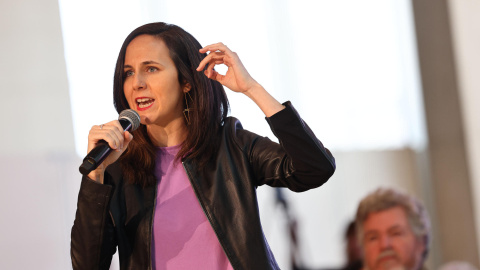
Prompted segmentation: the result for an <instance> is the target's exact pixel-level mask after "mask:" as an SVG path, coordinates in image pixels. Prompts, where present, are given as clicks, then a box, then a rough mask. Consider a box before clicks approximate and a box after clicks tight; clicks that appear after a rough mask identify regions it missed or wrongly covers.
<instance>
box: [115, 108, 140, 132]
mask: <svg viewBox="0 0 480 270" xmlns="http://www.w3.org/2000/svg"><path fill="white" fill-rule="evenodd" d="M120 119H126V120H128V121H130V123H132V129H131V130H130V131H134V130H136V129H137V128H138V127H139V126H140V115H138V113H137V112H136V111H134V110H132V109H126V110H123V111H122V112H121V113H120V115H119V116H118V120H120Z"/></svg>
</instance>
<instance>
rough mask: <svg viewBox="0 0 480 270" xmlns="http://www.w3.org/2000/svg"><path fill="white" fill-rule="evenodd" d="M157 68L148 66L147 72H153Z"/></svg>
mask: <svg viewBox="0 0 480 270" xmlns="http://www.w3.org/2000/svg"><path fill="white" fill-rule="evenodd" d="M157 70H158V68H156V67H149V68H148V72H155V71H157Z"/></svg>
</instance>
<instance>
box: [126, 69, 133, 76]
mask: <svg viewBox="0 0 480 270" xmlns="http://www.w3.org/2000/svg"><path fill="white" fill-rule="evenodd" d="M132 75H133V71H131V70H128V71H126V72H125V77H130V76H132Z"/></svg>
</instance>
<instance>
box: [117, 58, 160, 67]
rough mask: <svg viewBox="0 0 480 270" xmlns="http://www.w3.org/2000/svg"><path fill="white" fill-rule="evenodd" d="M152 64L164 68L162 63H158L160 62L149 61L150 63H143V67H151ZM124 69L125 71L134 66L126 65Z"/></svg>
mask: <svg viewBox="0 0 480 270" xmlns="http://www.w3.org/2000/svg"><path fill="white" fill-rule="evenodd" d="M151 64H155V65H159V66H163V65H162V64H160V63H158V62H155V61H153V60H148V61H144V62H142V65H143V66H146V65H151ZM123 68H124V69H125V68H132V66H131V65H125V66H123Z"/></svg>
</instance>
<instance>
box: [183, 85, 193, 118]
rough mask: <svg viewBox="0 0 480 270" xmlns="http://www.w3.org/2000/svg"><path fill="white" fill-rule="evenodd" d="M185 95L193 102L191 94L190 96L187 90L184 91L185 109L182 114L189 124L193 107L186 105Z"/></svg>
mask: <svg viewBox="0 0 480 270" xmlns="http://www.w3.org/2000/svg"><path fill="white" fill-rule="evenodd" d="M187 95H188V97H189V98H190V100H191V101H192V102H193V98H192V96H190V93H189V92H185V93H184V96H185V106H186V107H187V108H186V109H184V110H183V116H185V120H186V121H187V125H190V124H191V123H190V112H192V111H194V109H193V108H190V107H188V100H187Z"/></svg>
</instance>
